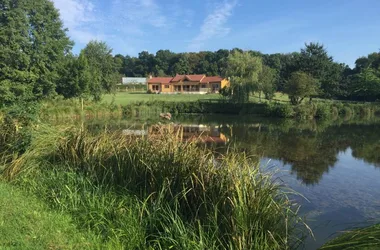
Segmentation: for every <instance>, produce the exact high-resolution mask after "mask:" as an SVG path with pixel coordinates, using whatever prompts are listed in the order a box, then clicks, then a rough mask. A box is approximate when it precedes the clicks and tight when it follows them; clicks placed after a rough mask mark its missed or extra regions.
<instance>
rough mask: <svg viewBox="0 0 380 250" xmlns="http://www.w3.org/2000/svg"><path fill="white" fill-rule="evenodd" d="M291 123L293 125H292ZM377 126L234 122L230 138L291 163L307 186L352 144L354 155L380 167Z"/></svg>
mask: <svg viewBox="0 0 380 250" xmlns="http://www.w3.org/2000/svg"><path fill="white" fill-rule="evenodd" d="M293 125H294V124H293ZM379 128H380V127H379V126H376V125H341V126H330V127H327V128H324V129H323V131H318V129H316V128H315V127H314V125H312V126H311V127H310V128H305V127H302V128H299V127H293V128H289V127H282V126H275V125H273V124H272V125H269V126H266V125H265V126H264V125H263V126H257V125H255V126H252V125H248V124H234V126H233V136H232V137H233V140H234V141H238V142H240V143H239V144H240V145H241V146H242V147H243V149H249V150H250V151H251V152H252V153H255V154H257V155H261V156H264V157H268V158H274V159H278V160H281V161H283V162H284V163H285V164H289V165H291V171H292V173H295V174H296V175H297V178H298V179H300V180H302V181H303V182H304V183H305V184H307V185H313V184H317V183H318V182H319V181H320V179H321V178H322V176H323V174H324V173H327V172H328V171H329V169H330V167H334V165H335V164H336V162H337V155H338V153H339V152H343V151H345V150H346V149H347V148H349V147H351V148H352V150H353V156H354V157H355V158H358V159H363V160H365V161H366V162H368V163H371V164H375V165H377V166H380V154H379V152H380V133H378V132H377V131H380V130H378V129H379Z"/></svg>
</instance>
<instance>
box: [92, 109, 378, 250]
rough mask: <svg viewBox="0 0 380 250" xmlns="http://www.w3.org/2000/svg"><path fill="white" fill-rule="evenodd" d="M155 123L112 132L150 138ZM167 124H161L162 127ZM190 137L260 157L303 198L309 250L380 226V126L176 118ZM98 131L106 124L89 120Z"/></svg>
mask: <svg viewBox="0 0 380 250" xmlns="http://www.w3.org/2000/svg"><path fill="white" fill-rule="evenodd" d="M156 122H157V121H155V120H135V119H133V120H119V121H113V122H112V123H109V124H108V125H107V126H108V128H109V129H120V130H124V131H125V132H127V133H131V131H137V132H136V133H149V125H150V124H154V123H156ZM161 122H162V121H161ZM173 122H174V123H178V124H181V125H183V126H184V129H185V130H186V131H185V132H186V133H185V136H189V137H190V136H192V135H194V136H199V135H202V136H203V138H204V140H205V141H215V142H216V143H217V144H218V147H220V150H223V148H226V147H227V146H231V145H234V146H235V147H237V148H239V149H241V150H245V151H247V152H249V153H251V154H254V155H258V156H260V157H261V159H262V160H261V161H262V165H265V166H267V167H268V168H270V169H273V170H280V171H279V172H278V173H277V176H278V177H279V179H280V180H281V181H282V182H283V183H284V184H285V185H288V186H290V187H291V188H292V189H294V190H295V191H297V192H299V193H300V194H302V196H304V197H305V198H301V197H298V198H297V201H298V203H299V204H301V214H302V215H303V216H305V218H306V222H307V224H308V225H309V226H310V227H311V228H312V229H313V232H314V235H315V240H314V239H312V238H309V239H308V240H307V241H306V246H305V249H317V248H318V247H320V246H321V245H322V244H323V243H325V242H326V241H328V240H329V239H331V238H333V237H335V236H337V235H338V233H339V232H341V231H344V230H348V229H351V228H353V227H357V226H367V225H372V224H374V223H376V222H380V122H378V121H371V122H362V121H361V122H352V121H351V122H347V121H346V122H345V121H334V122H331V121H328V122H327V121H326V122H318V123H317V122H314V121H313V122H306V123H305V122H298V121H294V120H268V119H264V118H254V117H239V116H232V117H231V116H202V117H199V116H187V117H175V118H174V120H173ZM89 126H90V127H91V128H92V129H103V128H104V123H101V122H100V123H99V122H91V123H90V124H89Z"/></svg>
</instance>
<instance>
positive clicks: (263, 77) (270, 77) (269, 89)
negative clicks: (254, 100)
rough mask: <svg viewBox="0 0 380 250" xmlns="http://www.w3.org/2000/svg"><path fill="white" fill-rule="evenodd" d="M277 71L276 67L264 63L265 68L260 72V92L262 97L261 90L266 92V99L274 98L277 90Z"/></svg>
mask: <svg viewBox="0 0 380 250" xmlns="http://www.w3.org/2000/svg"><path fill="white" fill-rule="evenodd" d="M275 81H276V72H275V70H274V69H272V68H270V67H268V66H266V65H263V69H262V71H261V72H260V74H259V80H258V89H257V90H258V92H259V98H260V99H261V92H262V93H264V95H265V99H267V100H272V98H273V97H274V94H275V92H276V87H275Z"/></svg>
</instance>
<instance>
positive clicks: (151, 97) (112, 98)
mask: <svg viewBox="0 0 380 250" xmlns="http://www.w3.org/2000/svg"><path fill="white" fill-rule="evenodd" d="M219 98H220V95H219V94H208V95H201V94H199V95H197V94H176V95H168V94H146V93H131V92H117V93H116V94H114V95H113V94H107V95H104V96H103V101H104V102H106V103H111V102H114V104H116V105H127V104H131V103H135V102H148V101H168V102H194V101H198V100H208V99H212V100H214V99H219ZM250 100H251V101H252V102H259V96H258V94H257V93H255V94H254V95H253V96H251V97H250ZM273 100H274V101H279V102H289V98H288V95H287V94H284V93H280V92H277V93H275V96H274V98H273ZM261 101H262V102H268V101H267V100H266V99H265V98H264V95H262V98H261Z"/></svg>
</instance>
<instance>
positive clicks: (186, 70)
mask: <svg viewBox="0 0 380 250" xmlns="http://www.w3.org/2000/svg"><path fill="white" fill-rule="evenodd" d="M173 69H174V72H175V74H180V75H185V74H191V71H190V70H191V69H190V62H189V55H188V54H179V56H178V61H177V62H176V63H175V64H174V66H173Z"/></svg>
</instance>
